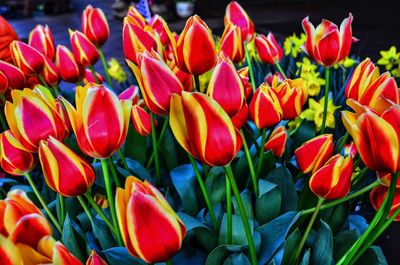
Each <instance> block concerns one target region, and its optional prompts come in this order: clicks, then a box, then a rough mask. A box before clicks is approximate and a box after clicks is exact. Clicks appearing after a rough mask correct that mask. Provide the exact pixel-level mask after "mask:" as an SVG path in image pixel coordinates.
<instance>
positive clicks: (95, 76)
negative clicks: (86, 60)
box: [88, 65, 99, 84]
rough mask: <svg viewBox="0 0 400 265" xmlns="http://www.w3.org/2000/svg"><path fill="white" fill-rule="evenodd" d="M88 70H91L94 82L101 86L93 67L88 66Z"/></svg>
mask: <svg viewBox="0 0 400 265" xmlns="http://www.w3.org/2000/svg"><path fill="white" fill-rule="evenodd" d="M88 68H89V70H90V72H92V75H93V79H94V81H96V83H97V84H99V79H98V78H97V73H96V71H95V70H94V67H93V65H88Z"/></svg>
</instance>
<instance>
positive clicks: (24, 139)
mask: <svg viewBox="0 0 400 265" xmlns="http://www.w3.org/2000/svg"><path fill="white" fill-rule="evenodd" d="M11 96H12V99H13V101H12V103H11V102H10V101H7V102H6V105H5V108H4V110H5V114H6V118H7V122H8V125H9V126H10V129H11V131H12V133H13V135H14V136H15V138H16V139H18V141H19V142H20V143H21V144H22V145H23V146H24V148H25V149H26V150H29V151H31V152H37V149H38V148H39V142H40V141H41V140H46V139H47V138H48V137H49V136H50V135H51V136H53V137H56V138H57V139H59V140H64V139H65V138H66V137H67V136H69V128H68V126H67V124H68V122H66V121H65V120H64V119H63V116H62V115H61V114H60V113H59V108H58V107H57V103H56V100H55V99H54V98H53V96H52V95H51V92H50V90H48V89H47V88H45V87H43V86H36V87H35V89H34V90H31V89H28V88H26V89H24V90H22V91H21V90H13V91H11ZM32 125H34V126H32Z"/></svg>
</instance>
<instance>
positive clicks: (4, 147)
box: [0, 130, 37, 176]
mask: <svg viewBox="0 0 400 265" xmlns="http://www.w3.org/2000/svg"><path fill="white" fill-rule="evenodd" d="M36 162H37V159H36V158H35V156H34V154H32V153H31V152H29V151H27V150H26V149H25V148H24V147H23V146H22V144H21V143H20V142H19V141H18V140H17V139H16V138H15V136H14V135H13V133H12V132H11V131H10V130H7V131H5V132H3V133H2V134H0V164H1V168H2V169H3V170H4V171H5V172H7V173H8V174H11V175H13V176H21V175H25V174H26V173H28V172H30V171H31V170H32V169H33V168H34V167H35V166H36Z"/></svg>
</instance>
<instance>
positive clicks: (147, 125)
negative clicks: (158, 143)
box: [131, 105, 152, 136]
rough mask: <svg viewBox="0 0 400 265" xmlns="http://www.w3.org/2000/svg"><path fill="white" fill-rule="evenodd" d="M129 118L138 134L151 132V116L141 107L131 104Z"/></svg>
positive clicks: (144, 134)
mask: <svg viewBox="0 0 400 265" xmlns="http://www.w3.org/2000/svg"><path fill="white" fill-rule="evenodd" d="M131 119H132V123H133V126H134V127H135V131H136V132H137V133H138V134H140V135H142V136H147V135H150V134H151V129H152V128H151V127H152V126H151V117H150V114H149V113H147V112H146V111H145V110H144V109H143V108H142V107H140V106H138V105H134V106H132V111H131Z"/></svg>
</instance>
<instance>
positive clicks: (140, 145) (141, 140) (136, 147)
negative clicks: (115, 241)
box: [124, 125, 148, 164]
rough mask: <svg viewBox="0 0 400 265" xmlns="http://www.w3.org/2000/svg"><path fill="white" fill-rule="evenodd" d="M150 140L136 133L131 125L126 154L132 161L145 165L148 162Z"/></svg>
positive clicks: (126, 142) (125, 147)
mask: <svg viewBox="0 0 400 265" xmlns="http://www.w3.org/2000/svg"><path fill="white" fill-rule="evenodd" d="M147 144H148V138H147V137H145V136H141V135H140V134H138V133H137V132H136V131H135V128H134V127H133V126H132V125H131V126H130V127H129V130H128V135H127V136H126V141H125V145H124V154H125V155H126V156H127V157H129V158H132V159H135V160H137V161H138V162H139V163H141V164H144V162H145V161H146V154H147Z"/></svg>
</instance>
